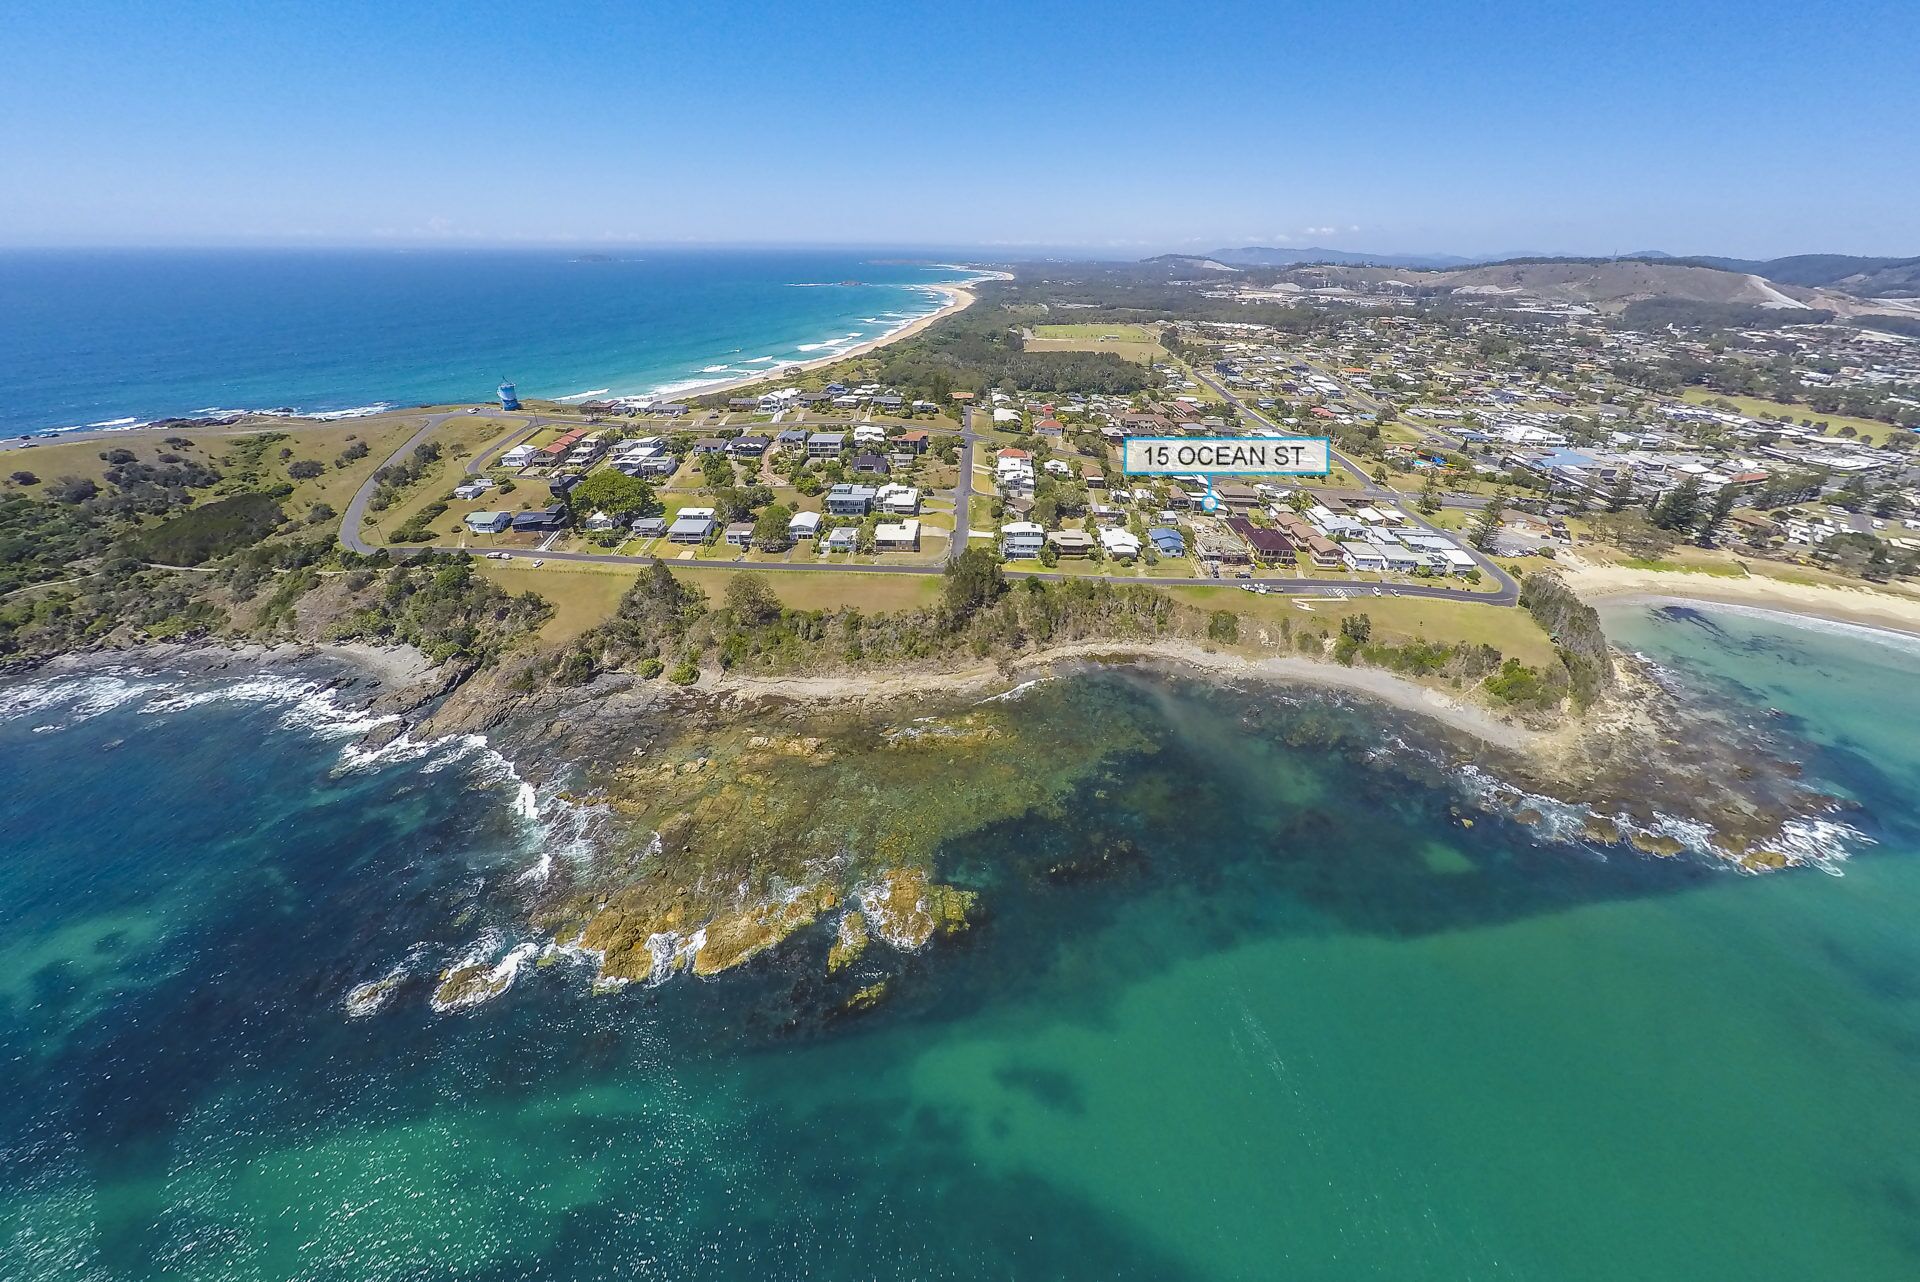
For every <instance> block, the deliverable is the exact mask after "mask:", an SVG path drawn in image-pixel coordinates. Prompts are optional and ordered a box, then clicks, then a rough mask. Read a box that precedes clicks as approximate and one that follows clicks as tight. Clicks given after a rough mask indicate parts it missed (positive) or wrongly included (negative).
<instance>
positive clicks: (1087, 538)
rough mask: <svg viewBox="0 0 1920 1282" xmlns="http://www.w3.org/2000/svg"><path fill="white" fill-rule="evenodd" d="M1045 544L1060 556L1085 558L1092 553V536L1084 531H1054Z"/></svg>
mask: <svg viewBox="0 0 1920 1282" xmlns="http://www.w3.org/2000/svg"><path fill="white" fill-rule="evenodd" d="M1047 542H1049V543H1051V544H1053V550H1054V551H1056V552H1058V553H1059V554H1060V555H1061V556H1086V555H1088V554H1089V553H1091V552H1092V551H1093V536H1092V535H1091V534H1088V533H1087V532H1086V531H1085V530H1055V531H1054V532H1053V533H1052V534H1049V535H1047Z"/></svg>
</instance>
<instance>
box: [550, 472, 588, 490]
mask: <svg viewBox="0 0 1920 1282" xmlns="http://www.w3.org/2000/svg"><path fill="white" fill-rule="evenodd" d="M585 479H586V478H584V477H581V476H577V475H575V474H574V473H572V472H563V473H561V474H560V475H559V476H551V477H548V478H547V489H549V490H550V491H552V492H553V493H554V494H556V495H561V496H564V495H565V494H566V492H567V491H568V490H570V489H572V488H573V487H574V486H576V485H578V484H580V482H581V481H583V480H585Z"/></svg>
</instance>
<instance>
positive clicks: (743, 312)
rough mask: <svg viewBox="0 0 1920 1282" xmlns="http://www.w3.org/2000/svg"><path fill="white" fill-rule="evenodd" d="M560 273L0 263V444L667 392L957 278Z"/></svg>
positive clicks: (553, 269)
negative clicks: (450, 405) (179, 421)
mask: <svg viewBox="0 0 1920 1282" xmlns="http://www.w3.org/2000/svg"><path fill="white" fill-rule="evenodd" d="M578 257H579V254H577V253H575V252H573V251H568V250H548V251H511V252H509V251H468V252H460V251H437V252H428V251H413V252H406V251H398V250H395V251H369V250H310V251H287V250H275V251H251V250H203V251H188V250H167V251H160V250H137V251H136V250H59V251H53V250H44V251H6V252H0V318H4V319H3V320H0V371H4V376H3V377H0V431H4V432H15V431H19V432H24V431H38V430H47V429H54V428H67V427H76V426H86V425H94V424H102V423H114V422H117V421H119V420H123V419H133V420H136V421H147V420H151V419H155V418H161V417H167V416H174V415H189V414H193V413H196V412H201V411H206V410H212V409H268V408H276V407H282V406H286V407H292V408H295V409H298V410H301V411H303V412H310V413H325V412H337V411H342V410H349V409H355V408H359V407H362V406H368V405H374V404H380V403H390V404H394V405H417V404H428V403H443V402H448V401H475V400H484V399H486V398H488V397H490V396H492V395H493V389H494V387H495V385H496V384H498V383H499V382H500V380H502V379H508V380H511V381H513V382H514V383H515V385H516V386H517V387H518V389H519V392H520V394H521V395H522V396H531V397H542V398H547V397H565V396H573V395H576V394H578V393H582V392H597V391H600V390H602V389H605V390H606V392H607V394H609V395H614V396H620V395H638V394H642V393H646V392H650V391H655V390H660V389H676V390H677V389H679V388H682V387H684V386H686V385H688V384H689V383H691V382H692V381H694V380H702V379H704V380H708V381H711V380H714V379H723V378H728V377H735V376H738V375H741V374H745V373H752V372H764V371H765V370H767V369H768V368H771V367H776V363H778V364H784V363H787V362H791V361H796V360H805V359H808V358H811V357H818V356H825V355H829V354H831V353H832V352H833V351H834V350H836V349H844V348H845V347H848V346H851V345H853V344H857V343H859V342H863V341H866V340H869V339H873V338H876V337H879V336H880V335H882V334H884V333H886V332H887V331H889V330H891V329H895V328H898V327H899V326H900V325H901V324H902V323H904V322H905V321H906V320H908V319H910V318H912V317H915V316H921V315H925V314H926V313H928V312H931V311H934V310H936V309H937V308H938V306H939V304H940V300H939V298H938V297H937V296H935V295H932V294H929V293H927V292H926V291H925V290H923V289H915V288H912V286H916V285H920V286H924V285H928V284H934V283H939V282H949V281H956V280H961V279H965V278H966V276H967V273H965V272H963V271H958V270H955V269H952V268H946V267H934V266H926V265H920V266H912V265H907V264H904V263H899V262H892V261H883V260H882V259H880V258H878V257H876V256H875V255H870V254H858V253H852V252H844V253H826V252H796V251H781V252H775V251H760V252H753V251H724V252H722V251H712V252H698V253H695V252H685V251H671V250H662V251H632V252H622V253H620V254H618V255H617V257H618V258H619V261H615V262H582V261H576V260H577V259H578ZM843 281H860V282H864V285H863V286H861V287H850V286H843V285H841V284H839V282H843ZM802 285H812V286H820V287H819V288H796V286H802ZM763 357H771V358H774V359H773V360H771V361H769V360H757V361H756V359H755V358H763ZM717 366H718V367H725V368H714V367H717ZM703 371H704V372H703Z"/></svg>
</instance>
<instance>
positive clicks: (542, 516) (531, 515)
mask: <svg viewBox="0 0 1920 1282" xmlns="http://www.w3.org/2000/svg"><path fill="white" fill-rule="evenodd" d="M513 528H514V529H515V530H516V531H518V530H536V531H537V530H564V529H566V528H567V506H566V504H564V503H555V504H553V505H552V506H551V507H537V508H534V509H533V510H532V511H531V512H516V513H515V514H514V517H513Z"/></svg>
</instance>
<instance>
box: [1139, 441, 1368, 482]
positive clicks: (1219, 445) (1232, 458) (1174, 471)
mask: <svg viewBox="0 0 1920 1282" xmlns="http://www.w3.org/2000/svg"><path fill="white" fill-rule="evenodd" d="M1330 457H1331V452H1330V449H1329V444H1328V441H1327V438H1326V437H1324V436H1284V437H1271V436H1202V437H1192V438H1189V437H1184V436H1129V437H1128V438H1127V439H1126V446H1125V452H1124V454H1123V455H1122V463H1121V470H1122V471H1124V472H1126V473H1127V474H1128V475H1129V476H1169V475H1179V474H1182V473H1193V474H1197V475H1202V476H1206V475H1218V474H1232V475H1240V476H1245V475H1253V474H1266V475H1289V476H1304V475H1315V476H1324V475H1326V473H1327V470H1328V461H1329V458H1330Z"/></svg>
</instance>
